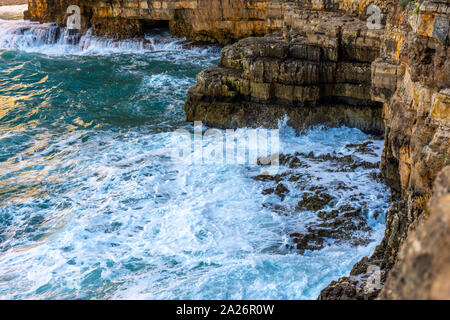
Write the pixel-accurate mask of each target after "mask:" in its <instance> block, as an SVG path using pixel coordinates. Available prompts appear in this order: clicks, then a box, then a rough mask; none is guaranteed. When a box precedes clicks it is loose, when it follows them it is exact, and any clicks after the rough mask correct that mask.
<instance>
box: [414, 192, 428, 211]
mask: <svg viewBox="0 0 450 320" xmlns="http://www.w3.org/2000/svg"><path fill="white" fill-rule="evenodd" d="M428 200H430V196H429V195H424V196H420V197H417V198H416V199H415V200H414V209H416V210H420V211H422V212H423V213H425V214H426V215H427V216H429V215H430V212H429V211H428Z"/></svg>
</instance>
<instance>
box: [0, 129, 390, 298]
mask: <svg viewBox="0 0 450 320" xmlns="http://www.w3.org/2000/svg"><path fill="white" fill-rule="evenodd" d="M287 131H289V129H287ZM84 135H91V134H90V133H89V132H77V133H71V134H66V135H65V136H63V137H58V138H56V137H51V138H50V137H46V136H45V135H44V136H41V137H40V138H39V139H44V140H46V141H47V143H45V144H42V145H41V148H38V151H37V152H34V153H32V154H30V153H27V152H24V154H28V157H26V156H25V157H24V158H23V159H22V161H21V162H20V166H19V165H17V164H16V162H15V161H10V162H8V163H7V164H6V166H7V168H6V169H7V170H8V169H9V170H8V172H10V174H11V175H10V176H11V179H17V178H14V177H17V176H19V177H22V178H21V179H23V183H27V181H28V183H31V181H33V183H37V184H39V183H44V184H46V185H48V186H52V185H53V186H54V187H53V188H57V190H64V191H63V192H62V191H59V192H57V193H56V194H54V193H53V194H51V195H46V194H45V192H44V193H43V194H41V195H40V196H39V197H37V198H36V194H33V193H32V192H30V193H29V194H23V195H19V194H18V195H17V197H15V198H12V199H9V200H8V201H7V203H6V204H5V205H4V206H3V208H2V214H3V215H5V214H8V213H9V214H11V215H12V216H13V219H14V222H12V223H11V228H13V226H14V228H15V231H16V232H13V230H12V229H11V230H10V231H9V233H8V234H10V235H11V237H10V238H8V239H6V240H5V241H4V242H3V243H2V246H1V248H2V249H1V250H2V254H1V255H0V274H2V275H3V276H2V277H1V278H0V296H1V297H3V298H18V297H21V298H31V297H33V298H56V297H58V298H69V297H70V298H74V297H78V298H83V297H90V298H113V299H121V298H138V299H144V298H145V299H148V298H168V299H175V298H189V299H195V298H224V299H238V298H255V299H266V298H275V299H278V298H281V299H284V298H285V299H296V298H314V297H315V296H316V295H317V294H318V290H320V289H321V288H323V287H324V286H325V285H326V284H327V282H328V281H330V280H332V279H333V278H336V277H338V276H341V275H342V271H343V270H349V268H351V266H352V264H353V263H355V262H356V260H358V259H359V257H361V256H362V255H367V254H370V252H371V250H373V249H374V246H375V244H376V243H377V241H379V240H380V239H381V237H382V233H383V232H382V231H383V223H382V220H380V218H379V219H378V220H377V219H374V218H373V217H372V214H373V212H375V211H377V210H384V209H385V208H386V203H387V201H386V194H387V192H386V189H385V187H384V186H383V185H381V184H377V183H376V182H368V179H367V174H368V173H367V172H366V171H361V172H360V171H356V172H346V173H343V172H338V173H333V174H329V173H327V174H325V173H324V170H323V168H320V166H316V167H312V168H309V169H308V171H307V173H308V174H311V175H312V176H313V177H316V179H325V181H321V183H322V185H325V186H326V185H327V184H329V183H332V182H333V181H336V180H339V181H343V182H345V183H348V184H351V185H355V186H356V187H357V190H354V191H349V192H347V194H344V193H340V194H335V196H340V197H341V198H342V201H344V202H345V201H348V198H349V197H350V196H351V195H352V194H359V193H362V194H364V195H363V196H361V201H363V200H364V201H366V203H367V204H366V206H367V208H368V219H369V223H370V225H371V226H372V228H373V234H372V236H371V237H372V239H373V241H372V243H371V244H370V245H368V246H361V247H351V246H347V245H344V246H331V247H327V248H325V249H323V250H320V251H316V252H312V253H307V254H305V255H299V254H297V253H296V252H295V251H289V250H286V248H285V247H284V245H285V244H286V243H287V241H288V239H287V238H286V236H287V234H289V233H290V232H293V231H299V230H301V229H302V228H303V227H304V225H305V222H306V221H310V220H311V219H312V215H311V214H309V213H307V212H303V213H302V212H292V213H291V214H290V215H288V216H283V215H279V214H278V213H276V212H274V211H272V210H270V209H268V208H265V207H264V206H263V205H262V204H263V203H264V202H266V201H267V200H268V197H267V196H264V195H262V194H261V191H262V188H263V187H264V186H263V185H261V183H259V182H258V181H255V180H253V179H251V176H252V175H253V174H254V173H253V169H252V168H249V167H236V166H226V165H222V166H220V165H202V166H194V165H193V166H184V165H180V164H172V163H171V162H170V158H169V157H168V156H167V154H166V150H167V149H168V148H170V147H173V146H174V143H176V139H175V136H173V134H171V133H161V134H155V135H148V134H145V133H144V132H135V133H133V134H130V135H128V136H126V137H122V136H115V135H114V134H113V133H111V132H104V133H103V134H100V135H98V134H97V135H94V136H91V138H90V139H89V140H87V142H84V143H82V142H80V138H82V136H84ZM320 137H322V139H321V138H320ZM49 138H50V139H57V141H48V139H49ZM362 139H364V135H363V134H362V133H361V132H359V131H358V130H354V129H348V128H340V129H330V130H323V129H315V130H312V131H310V132H309V133H308V134H307V135H304V136H300V137H296V136H295V135H291V134H286V132H285V134H284V136H283V137H282V145H283V147H282V150H284V151H288V150H291V147H292V146H293V145H294V141H297V144H296V145H295V147H296V149H297V150H302V152H304V151H309V150H324V149H326V148H327V147H328V148H330V150H332V149H335V150H336V149H337V150H340V149H342V148H344V146H345V144H347V143H348V142H349V141H350V142H351V141H354V142H358V141H361V140H362ZM81 140H82V139H81ZM56 142H57V143H56ZM205 143H206V142H205ZM35 144H39V141H35ZM31 148H32V147H31ZM286 148H287V149H286ZM48 153H52V154H53V156H52V157H51V158H48V157H45V156H44V155H46V154H48ZM32 168H41V169H40V170H33V169H32ZM25 172H26V175H25V176H24V173H25ZM62 172H66V175H64V176H63V175H61V174H62ZM305 173H306V172H305ZM67 174H68V176H67ZM315 183H318V182H317V181H315V180H314V179H312V180H311V185H314V184H315ZM288 187H289V188H291V186H289V185H288ZM299 194H300V191H295V190H293V189H292V192H291V193H290V195H289V196H288V198H287V199H286V200H285V202H284V203H290V202H295V201H296V199H298V196H299ZM272 201H275V202H276V201H280V200H273V199H272ZM46 208H47V209H46ZM30 217H35V219H34V220H35V221H36V225H34V228H35V231H33V232H31V231H29V232H30V233H29V234H27V232H26V231H25V230H26V229H27V226H29V224H30V222H29V221H30ZM381 219H382V218H381ZM17 229H19V230H22V229H23V230H24V232H23V235H22V236H21V237H19V238H17ZM37 270H39V271H37Z"/></svg>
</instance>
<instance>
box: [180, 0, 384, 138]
mask: <svg viewBox="0 0 450 320" xmlns="http://www.w3.org/2000/svg"><path fill="white" fill-rule="evenodd" d="M282 8H283V16H284V18H285V20H284V28H283V33H282V34H281V33H279V34H272V35H269V36H266V37H264V38H247V39H244V40H241V41H239V42H238V43H236V44H234V45H231V46H228V47H226V48H224V49H223V51H222V58H221V61H220V63H219V68H213V69H210V70H206V71H204V72H202V73H200V74H199V75H198V77H197V85H196V86H195V87H193V88H192V89H191V90H190V91H189V96H188V100H187V102H186V105H185V112H186V116H187V119H188V121H192V120H202V121H203V122H205V123H206V124H208V125H212V126H220V127H242V126H259V125H264V126H271V125H276V124H277V120H279V119H281V118H283V117H284V115H288V116H289V118H290V124H291V125H292V126H294V127H297V128H299V129H301V128H306V127H309V126H311V125H315V124H328V125H333V126H336V125H348V126H351V127H357V128H360V129H362V130H364V131H366V132H373V133H376V134H380V133H383V132H384V124H383V121H382V117H381V112H382V109H381V104H380V103H377V102H374V101H372V100H371V62H372V61H374V60H375V59H376V58H377V56H378V55H379V50H380V40H381V35H382V34H383V32H382V31H380V30H370V29H368V28H367V26H366V23H365V22H364V21H362V20H360V19H359V18H357V17H351V16H348V15H345V14H343V13H341V12H335V11H316V10H311V9H309V8H306V9H299V8H298V6H297V5H295V4H290V3H289V4H285V5H283V7H282Z"/></svg>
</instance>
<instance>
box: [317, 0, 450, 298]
mask: <svg viewBox="0 0 450 320" xmlns="http://www.w3.org/2000/svg"><path fill="white" fill-rule="evenodd" d="M386 8H388V10H389V12H388V16H387V21H386V27H385V29H386V32H385V35H384V36H383V38H382V45H381V51H380V57H379V58H377V59H376V60H375V61H374V63H373V64H372V89H371V90H372V99H373V100H376V101H380V102H382V103H383V118H384V121H385V124H386V133H385V147H384V151H383V156H382V162H381V171H382V174H383V176H384V178H385V181H386V182H387V183H388V184H389V185H390V186H391V189H392V191H393V194H394V195H395V196H396V197H397V198H398V201H396V202H394V203H393V205H392V206H391V208H390V210H389V212H388V214H387V218H386V232H385V237H384V239H383V240H382V242H381V244H380V245H379V246H378V247H377V249H376V250H375V252H374V254H373V255H372V256H371V257H370V258H368V259H367V258H366V259H365V260H363V261H361V262H360V263H359V264H360V265H364V266H365V267H367V266H368V265H371V264H372V265H378V266H379V267H380V268H381V269H382V271H383V274H382V279H381V280H382V282H385V281H386V286H385V289H383V290H382V291H381V294H380V298H416V299H417V298H433V297H434V298H438V297H439V298H447V299H448V298H449V297H450V296H449V295H448V287H446V285H447V286H448V281H449V280H448V279H449V278H448V277H447V278H445V276H443V277H442V278H439V280H444V279H447V283H446V284H445V283H444V284H442V287H439V288H440V289H442V290H444V289H445V288H447V289H445V290H447V292H445V290H444V291H441V292H440V293H439V294H438V293H437V291H433V292H430V291H423V292H421V290H423V289H425V287H426V286H434V285H436V286H437V285H438V284H437V282H434V281H438V278H436V277H437V274H438V273H434V271H437V269H435V270H428V271H426V270H423V266H425V265H428V266H430V268H431V267H432V266H435V264H436V262H435V261H434V260H433V259H435V257H434V255H439V253H438V251H436V252H434V253H432V254H424V255H422V256H421V257H420V259H421V260H420V259H419V260H420V261H419V260H417V261H416V263H417V264H415V268H416V269H414V268H412V267H411V263H413V262H412V261H414V259H415V258H414V257H413V255H414V254H413V253H412V252H414V249H412V248H411V247H410V246H411V245H412V244H414V245H415V246H416V249H417V245H418V244H419V243H421V242H422V241H424V244H425V245H426V243H427V241H430V240H429V238H432V239H433V240H435V241H436V244H437V246H438V247H440V246H441V245H442V247H440V248H441V249H442V250H444V249H443V248H445V245H444V244H445V243H446V241H448V231H445V229H446V228H448V226H447V225H446V223H447V222H446V221H447V220H446V219H447V218H446V217H444V216H442V215H443V213H439V212H441V211H442V210H443V211H446V212H447V214H448V212H450V202H449V199H448V197H443V198H442V203H441V206H440V209H439V210H438V209H433V208H432V207H433V206H432V205H431V204H430V205H428V204H427V203H428V199H429V198H430V196H431V195H432V194H433V192H432V184H433V181H435V180H436V177H437V175H438V173H439V171H440V170H441V169H442V168H444V167H446V166H447V169H446V170H447V171H448V165H449V164H450V152H449V151H450V144H449V138H450V89H449V87H450V83H449V81H450V63H449V55H448V50H449V13H450V4H449V3H448V1H441V0H437V1H424V2H423V3H422V5H421V6H420V7H418V8H416V7H415V5H414V4H413V3H409V4H408V5H407V6H406V7H404V8H403V7H402V6H401V5H400V4H399V3H397V2H395V1H386ZM447 171H446V172H447ZM446 178H447V179H448V175H444V178H443V179H446ZM435 192H436V191H435ZM427 215H430V217H433V218H432V219H430V220H431V222H429V223H428V224H427V226H423V227H421V228H420V231H419V230H418V231H414V230H415V229H416V228H417V225H419V224H420V222H421V221H422V220H425V219H426V217H427ZM440 222H442V225H441V226H440V227H438V224H439V223H440ZM437 228H442V230H441V229H439V230H440V231H439V232H436V230H437ZM415 234H416V235H415ZM410 238H411V239H416V240H411V239H410ZM405 243H406V244H405ZM402 246H403V249H402V250H403V251H402V252H404V253H403V257H404V258H398V256H399V251H400V249H401V248H402ZM411 250H413V251H411ZM419 251H420V250H419ZM406 256H411V257H410V258H405V257H406ZM441 258H442V259H441ZM399 259H400V260H399ZM410 259H411V260H410ZM439 259H441V260H439ZM438 260H439V263H440V264H439V266H440V267H442V268H444V266H445V265H448V264H449V263H450V261H449V260H448V256H445V255H444V256H443V257H440V258H438ZM420 268H422V269H420ZM363 269H364V268H363ZM406 269H407V270H408V271H410V272H412V273H411V277H410V278H409V276H407V275H406V273H403V274H402V272H406V271H405V270H406ZM391 270H397V271H392V272H391ZM398 270H400V271H398ZM444 270H448V269H445V268H444ZM445 272H448V271H445ZM365 273H366V271H365V270H359V272H353V273H352V274H351V276H350V277H344V278H342V279H340V280H339V281H338V282H334V283H332V284H330V286H329V287H327V288H326V289H324V290H323V291H322V293H321V295H320V297H319V298H321V299H341V298H347V296H345V295H343V294H342V292H344V291H343V289H346V290H347V291H348V290H349V289H348V281H350V280H352V279H354V278H355V277H360V276H361V275H363V274H365ZM419 283H421V284H419ZM360 287H361V285H360V284H359V283H358V284H356V285H355V288H354V290H355V291H358V292H361V290H360V289H358V288H360ZM430 290H431V289H430ZM436 290H437V289H436ZM408 291H410V292H409V293H407V292H408ZM413 291H414V292H413ZM355 298H364V296H361V295H359V296H358V295H355Z"/></svg>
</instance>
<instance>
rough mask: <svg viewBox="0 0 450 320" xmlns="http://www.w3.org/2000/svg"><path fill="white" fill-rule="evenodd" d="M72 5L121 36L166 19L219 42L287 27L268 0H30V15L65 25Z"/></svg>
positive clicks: (194, 36)
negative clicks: (282, 25)
mask: <svg viewBox="0 0 450 320" xmlns="http://www.w3.org/2000/svg"><path fill="white" fill-rule="evenodd" d="M69 5H78V6H79V7H80V8H81V24H82V27H83V29H84V30H86V29H87V28H92V30H93V32H94V34H97V35H104V36H109V37H116V38H129V37H136V36H142V35H143V34H144V31H145V30H146V28H151V27H152V26H155V25H159V24H161V23H166V24H167V25H168V26H169V27H170V30H171V32H172V34H173V35H175V36H180V37H187V38H188V39H190V40H195V41H207V42H219V43H229V42H231V41H233V40H236V39H241V38H244V37H250V36H257V35H264V34H267V33H269V32H274V31H276V30H279V29H280V28H281V11H280V4H279V3H278V2H277V1H266V0H245V1H244V0H98V1H95V0H29V10H28V12H27V14H26V16H27V17H28V18H29V19H32V20H37V21H40V22H58V23H60V24H63V25H64V24H65V23H66V20H67V13H66V10H67V8H68V6H69Z"/></svg>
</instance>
